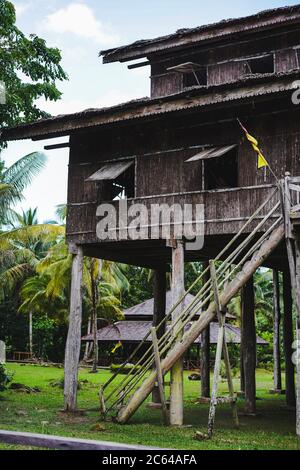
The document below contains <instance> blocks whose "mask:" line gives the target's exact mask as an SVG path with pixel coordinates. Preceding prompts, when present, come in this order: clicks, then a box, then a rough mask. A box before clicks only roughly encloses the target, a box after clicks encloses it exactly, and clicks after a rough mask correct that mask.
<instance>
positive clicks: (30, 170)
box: [3, 152, 47, 193]
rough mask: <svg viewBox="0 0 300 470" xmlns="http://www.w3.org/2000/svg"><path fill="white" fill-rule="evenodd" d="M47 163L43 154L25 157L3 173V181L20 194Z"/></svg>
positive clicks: (32, 154)
mask: <svg viewBox="0 0 300 470" xmlns="http://www.w3.org/2000/svg"><path fill="white" fill-rule="evenodd" d="M46 161H47V157H46V155H45V154H43V153H41V152H33V153H30V154H29V155H25V156H24V157H22V158H20V160H18V161H17V162H16V163H14V164H13V165H12V166H11V167H10V168H8V169H7V170H5V171H4V173H3V180H4V182H5V183H6V184H9V185H11V186H12V187H13V188H14V189H15V190H16V191H18V192H19V193H22V191H24V189H25V188H26V187H27V186H28V185H29V184H30V183H31V182H32V179H33V177H34V176H36V175H37V174H38V173H39V172H40V171H41V170H42V169H43V168H44V167H45V164H46Z"/></svg>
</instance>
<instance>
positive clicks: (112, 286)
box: [37, 241, 129, 372]
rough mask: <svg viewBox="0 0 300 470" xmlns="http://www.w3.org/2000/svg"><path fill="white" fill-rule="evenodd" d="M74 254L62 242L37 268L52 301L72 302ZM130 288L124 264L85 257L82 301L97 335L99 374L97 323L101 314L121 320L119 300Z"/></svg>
mask: <svg viewBox="0 0 300 470" xmlns="http://www.w3.org/2000/svg"><path fill="white" fill-rule="evenodd" d="M71 268H72V255H70V254H69V252H68V247H67V245H66V244H65V243H64V242H63V241H62V242H61V243H59V244H57V245H55V246H53V247H52V248H51V249H50V250H49V252H48V254H47V256H46V257H45V258H44V259H43V260H41V261H40V263H39V264H38V266H37V272H38V273H39V274H44V275H45V274H46V275H47V276H48V278H49V283H48V285H47V288H46V295H47V296H48V297H51V298H55V297H56V296H65V298H66V299H69V297H70V296H69V294H70V284H71ZM128 289H129V282H128V280H127V278H126V268H125V266H124V265H120V264H118V263H112V262H110V261H101V260H99V259H96V258H85V259H84V265H83V290H84V295H83V302H84V307H85V308H84V311H85V312H86V313H87V314H88V319H89V322H90V323H91V324H92V331H93V335H94V344H93V353H94V354H93V369H92V371H93V372H96V371H97V363H98V358H97V354H98V343H97V320H98V318H99V315H100V316H101V317H102V318H105V319H107V320H108V321H110V322H111V321H114V320H115V319H117V318H122V312H121V309H120V303H121V301H120V297H121V294H122V292H124V291H126V290H128Z"/></svg>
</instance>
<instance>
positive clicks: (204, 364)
mask: <svg viewBox="0 0 300 470" xmlns="http://www.w3.org/2000/svg"><path fill="white" fill-rule="evenodd" d="M207 267H208V263H207V262H206V263H203V270H205V269H206V268H207ZM209 277H210V276H209V272H208V273H207V275H206V276H204V279H203V283H204V284H206V282H207V281H208V280H209ZM205 308H206V306H204V307H203V309H204V310H205ZM201 397H202V398H209V397H210V326H209V325H208V327H207V328H206V329H205V330H204V331H203V333H202V334H201Z"/></svg>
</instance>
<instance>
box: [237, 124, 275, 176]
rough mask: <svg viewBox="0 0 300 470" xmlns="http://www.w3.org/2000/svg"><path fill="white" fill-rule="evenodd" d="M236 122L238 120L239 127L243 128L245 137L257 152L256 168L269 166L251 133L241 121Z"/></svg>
mask: <svg viewBox="0 0 300 470" xmlns="http://www.w3.org/2000/svg"><path fill="white" fill-rule="evenodd" d="M238 122H239V125H240V126H241V128H242V129H243V131H244V132H245V134H246V137H247V139H248V140H249V142H250V143H251V145H252V147H253V149H254V151H255V152H256V153H257V156H258V160H257V168H258V169H260V168H265V167H266V166H269V163H268V162H267V160H266V159H265V157H264V156H263V154H262V152H261V150H260V148H259V146H258V141H257V140H256V139H255V138H254V137H253V136H252V135H251V134H249V132H248V131H247V129H246V128H245V127H244V126H243V125H242V123H241V122H240V121H239V120H238Z"/></svg>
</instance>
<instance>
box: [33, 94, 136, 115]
mask: <svg viewBox="0 0 300 470" xmlns="http://www.w3.org/2000/svg"><path fill="white" fill-rule="evenodd" d="M136 98H137V94H136V92H132V93H124V92H122V91H121V90H117V89H113V90H109V91H108V92H107V93H105V95H103V96H99V97H98V98H96V99H95V100H93V101H88V100H86V101H85V100H79V99H73V100H66V99H64V98H62V99H61V100H58V101H56V102H54V101H45V100H44V99H39V100H37V101H36V105H37V106H38V107H39V108H41V109H43V110H44V111H47V112H48V113H50V114H51V115H52V116H58V115H59V114H72V113H77V112H80V111H84V110H85V109H89V108H106V107H109V106H114V105H116V104H120V103H125V102H126V101H130V100H133V99H136Z"/></svg>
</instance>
